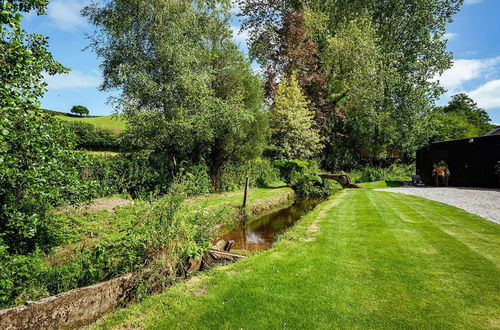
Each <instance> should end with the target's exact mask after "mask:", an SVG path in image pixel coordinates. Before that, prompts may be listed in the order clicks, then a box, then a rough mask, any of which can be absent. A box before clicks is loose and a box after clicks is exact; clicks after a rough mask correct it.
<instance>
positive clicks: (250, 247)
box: [222, 200, 321, 251]
mask: <svg viewBox="0 0 500 330" xmlns="http://www.w3.org/2000/svg"><path fill="white" fill-rule="evenodd" d="M319 203H321V200H297V201H296V202H295V203H294V204H292V205H291V206H288V207H286V208H284V209H281V210H278V211H275V212H271V213H268V214H265V215H263V216H260V217H257V218H254V219H249V220H247V221H245V222H243V223H241V224H240V225H238V226H237V227H236V228H234V229H233V230H232V231H231V232H229V233H228V234H226V235H224V236H223V237H222V239H223V240H225V241H229V240H233V241H234V245H233V247H232V249H235V250H247V251H261V250H265V249H268V248H270V247H271V245H272V244H273V243H274V242H275V241H276V238H277V237H278V235H279V234H281V233H283V232H284V231H285V230H286V229H287V228H289V227H291V226H292V225H293V224H294V223H295V222H296V221H297V220H299V219H300V218H301V217H303V216H304V215H305V214H307V213H309V212H310V211H312V210H313V209H314V208H315V207H316V205H318V204H319Z"/></svg>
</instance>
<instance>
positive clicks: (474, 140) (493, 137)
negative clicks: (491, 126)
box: [419, 134, 500, 150]
mask: <svg viewBox="0 0 500 330" xmlns="http://www.w3.org/2000/svg"><path fill="white" fill-rule="evenodd" d="M491 140H492V141H496V142H500V134H492V135H484V136H478V137H471V138H464V139H457V140H449V141H442V142H434V143H431V144H429V145H427V146H425V147H422V148H420V149H419V150H422V149H426V148H429V147H431V146H434V145H453V144H460V143H477V142H486V141H491Z"/></svg>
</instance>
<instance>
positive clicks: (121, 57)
mask: <svg viewBox="0 0 500 330" xmlns="http://www.w3.org/2000/svg"><path fill="white" fill-rule="evenodd" d="M230 9H231V6H230V2H229V1H193V2H190V1H173V0H171V1H170V0H154V1H145V0H134V1H125V0H112V1H106V2H104V3H103V4H102V5H99V4H94V5H92V6H89V7H86V8H85V10H84V14H85V16H86V17H88V18H89V20H90V21H91V22H92V23H93V24H94V25H95V26H96V31H95V33H94V34H93V36H92V38H91V46H92V47H93V49H94V50H95V51H96V52H97V54H98V55H99V56H100V57H101V58H102V59H103V65H102V69H103V72H104V83H103V85H102V86H101V88H102V89H104V90H108V89H114V88H119V89H120V90H121V96H120V97H119V98H117V99H116V100H115V101H116V105H117V109H118V110H119V111H122V112H123V113H124V114H125V115H126V117H127V118H128V120H129V123H130V131H131V132H133V134H129V136H131V137H132V138H133V140H134V141H133V143H134V144H136V145H139V146H141V147H144V148H147V149H152V150H156V151H157V152H161V153H164V154H168V155H170V156H171V157H176V158H177V161H182V160H186V161H194V162H197V161H201V160H204V161H206V162H208V164H209V166H210V169H211V174H212V180H213V182H214V183H216V184H217V181H218V177H219V174H220V169H221V167H222V166H223V164H224V163H226V162H229V161H244V160H246V159H250V158H252V157H255V156H257V155H259V154H260V152H261V151H262V149H263V146H264V141H265V139H266V137H267V129H266V124H267V122H266V121H265V120H264V119H263V118H264V114H263V112H262V107H263V97H262V88H261V85H262V84H261V81H260V79H259V78H258V76H257V75H256V74H255V73H253V71H252V70H251V68H250V63H249V62H248V61H247V60H246V59H245V58H244V57H243V55H242V54H241V51H240V50H239V49H238V47H237V46H236V45H235V44H234V43H233V41H232V39H231V38H232V33H231V30H230V28H229V23H228V19H229V15H230Z"/></svg>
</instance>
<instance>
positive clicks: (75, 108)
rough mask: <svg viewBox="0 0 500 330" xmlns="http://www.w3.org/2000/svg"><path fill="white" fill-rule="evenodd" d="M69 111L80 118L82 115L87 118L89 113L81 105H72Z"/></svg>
mask: <svg viewBox="0 0 500 330" xmlns="http://www.w3.org/2000/svg"><path fill="white" fill-rule="evenodd" d="M70 111H71V113H74V114H77V115H80V116H84V115H87V116H88V114H89V113H90V112H89V109H87V107H85V106H83V105H74V106H73V107H72V108H71V110H70Z"/></svg>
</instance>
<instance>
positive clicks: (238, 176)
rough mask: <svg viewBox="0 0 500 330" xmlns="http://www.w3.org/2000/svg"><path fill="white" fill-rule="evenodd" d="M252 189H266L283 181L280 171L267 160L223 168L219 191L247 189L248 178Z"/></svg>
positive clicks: (257, 160) (228, 165)
mask: <svg viewBox="0 0 500 330" xmlns="http://www.w3.org/2000/svg"><path fill="white" fill-rule="evenodd" d="M247 175H248V176H249V179H250V187H259V188H265V187H269V186H271V185H272V184H275V183H277V182H279V181H280V180H281V178H280V173H279V170H278V169H277V168H276V167H274V166H273V165H272V164H271V162H270V161H269V160H267V159H256V160H253V161H251V162H248V163H246V164H240V165H235V164H227V165H225V166H224V167H223V168H222V174H221V186H220V187H219V189H215V188H214V190H219V191H233V190H237V189H243V188H244V187H245V182H246V176H247Z"/></svg>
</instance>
